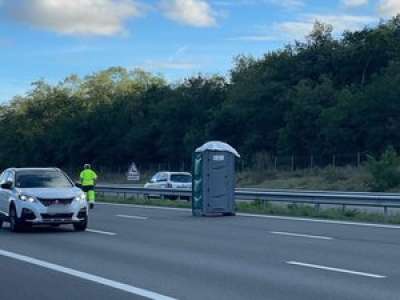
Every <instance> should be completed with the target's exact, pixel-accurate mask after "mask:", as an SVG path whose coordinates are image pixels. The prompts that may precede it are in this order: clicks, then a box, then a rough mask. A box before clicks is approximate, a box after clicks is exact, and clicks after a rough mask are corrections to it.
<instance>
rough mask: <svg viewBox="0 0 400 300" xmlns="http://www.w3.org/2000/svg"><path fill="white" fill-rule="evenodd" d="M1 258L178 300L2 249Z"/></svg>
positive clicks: (152, 296)
mask: <svg viewBox="0 0 400 300" xmlns="http://www.w3.org/2000/svg"><path fill="white" fill-rule="evenodd" d="M0 256H4V257H8V258H12V259H15V260H18V261H22V262H26V263H28V264H32V265H36V266H39V267H42V268H45V269H49V270H52V271H56V272H60V273H64V274H67V275H71V276H73V277H78V278H80V279H84V280H88V281H92V282H95V283H98V284H101V285H104V286H108V287H111V288H114V289H117V290H121V291H124V292H127V293H129V294H134V295H137V296H141V297H145V298H148V299H154V300H176V299H175V298H171V297H168V296H164V295H161V294H158V293H155V292H152V291H149V290H145V289H141V288H137V287H134V286H131V285H128V284H124V283H121V282H118V281H114V280H110V279H107V278H104V277H100V276H96V275H92V274H89V273H85V272H81V271H78V270H74V269H71V268H67V267H63V266H61V265H56V264H52V263H49V262H46V261H43V260H39V259H36V258H32V257H29V256H24V255H20V254H17V253H12V252H8V251H4V250H1V249H0Z"/></svg>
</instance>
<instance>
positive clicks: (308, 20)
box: [273, 15, 378, 40]
mask: <svg viewBox="0 0 400 300" xmlns="http://www.w3.org/2000/svg"><path fill="white" fill-rule="evenodd" d="M315 21H320V22H323V23H327V24H330V25H332V26H333V29H334V34H336V35H339V34H341V33H343V32H344V31H346V30H348V31H354V30H359V29H361V28H363V27H364V26H366V25H368V24H372V23H376V22H378V20H377V18H375V17H370V16H353V15H306V16H305V17H304V20H301V21H288V22H281V23H275V24H274V25H273V29H274V31H275V32H276V34H277V36H280V38H281V39H283V40H291V39H297V40H301V39H304V37H305V36H307V35H308V34H309V33H310V32H311V30H312V29H313V26H314V23H315Z"/></svg>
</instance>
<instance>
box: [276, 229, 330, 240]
mask: <svg viewBox="0 0 400 300" xmlns="http://www.w3.org/2000/svg"><path fill="white" fill-rule="evenodd" d="M271 233H272V234H276V235H284V236H292V237H302V238H308V239H317V240H333V238H331V237H328V236H321V235H309V234H303V233H292V232H282V231H271Z"/></svg>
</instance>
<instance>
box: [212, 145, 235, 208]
mask: <svg viewBox="0 0 400 300" xmlns="http://www.w3.org/2000/svg"><path fill="white" fill-rule="evenodd" d="M230 158H231V157H230V155H229V154H227V153H224V152H209V155H208V175H209V183H208V185H209V186H208V188H209V189H208V193H209V195H208V196H209V203H208V210H209V211H210V212H219V211H225V210H226V209H227V207H228V203H229V200H230V196H231V192H230V187H231V183H230V180H231V179H230V176H229V173H228V172H229V171H230V168H229V164H230Z"/></svg>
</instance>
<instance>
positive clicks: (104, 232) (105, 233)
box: [86, 229, 117, 236]
mask: <svg viewBox="0 0 400 300" xmlns="http://www.w3.org/2000/svg"><path fill="white" fill-rule="evenodd" d="M86 231H88V232H91V233H98V234H104V235H110V236H113V235H117V234H116V233H114V232H108V231H101V230H94V229H86Z"/></svg>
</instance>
